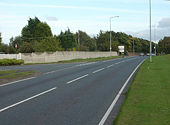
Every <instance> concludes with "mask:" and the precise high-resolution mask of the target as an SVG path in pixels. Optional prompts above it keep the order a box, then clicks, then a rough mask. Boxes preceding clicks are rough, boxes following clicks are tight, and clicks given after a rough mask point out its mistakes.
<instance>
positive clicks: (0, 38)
mask: <svg viewBox="0 0 170 125" xmlns="http://www.w3.org/2000/svg"><path fill="white" fill-rule="evenodd" d="M1 42H2V37H1V33H0V45H1Z"/></svg>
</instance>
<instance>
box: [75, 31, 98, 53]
mask: <svg viewBox="0 0 170 125" xmlns="http://www.w3.org/2000/svg"><path fill="white" fill-rule="evenodd" d="M76 37H77V43H78V46H79V51H95V50H96V44H95V39H94V38H91V37H90V36H89V35H87V33H86V32H83V31H78V33H76Z"/></svg>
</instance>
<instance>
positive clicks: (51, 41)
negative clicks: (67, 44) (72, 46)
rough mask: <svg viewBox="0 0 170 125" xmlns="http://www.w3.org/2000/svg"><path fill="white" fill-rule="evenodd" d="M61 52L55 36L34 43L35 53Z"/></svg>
mask: <svg viewBox="0 0 170 125" xmlns="http://www.w3.org/2000/svg"><path fill="white" fill-rule="evenodd" d="M60 50H62V48H61V46H60V43H59V39H58V38H57V36H54V37H48V38H46V39H43V40H41V41H40V42H35V43H34V51H35V52H56V51H60Z"/></svg>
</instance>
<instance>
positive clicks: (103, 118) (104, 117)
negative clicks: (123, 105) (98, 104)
mask: <svg viewBox="0 0 170 125" xmlns="http://www.w3.org/2000/svg"><path fill="white" fill-rule="evenodd" d="M145 60H146V59H144V60H143V61H142V62H141V63H140V64H139V65H138V66H137V67H136V68H135V69H134V70H133V72H132V73H131V75H130V76H129V77H128V79H127V80H126V82H125V84H124V85H123V87H122V88H121V89H120V91H119V92H118V94H117V95H116V97H115V99H114V100H113V102H112V104H111V105H110V107H109V108H108V110H107V111H106V113H105V114H104V116H103V117H102V119H101V121H100V122H99V124H98V125H104V123H105V121H106V120H107V118H108V116H109V115H110V113H111V111H112V110H113V108H114V106H115V104H116V103H117V101H118V99H119V97H120V95H121V94H122V92H123V90H124V88H125V87H126V85H127V84H128V82H129V80H130V79H131V78H132V76H133V75H134V74H135V72H136V71H137V70H138V68H139V67H140V66H141V65H142V64H143V62H144V61H145Z"/></svg>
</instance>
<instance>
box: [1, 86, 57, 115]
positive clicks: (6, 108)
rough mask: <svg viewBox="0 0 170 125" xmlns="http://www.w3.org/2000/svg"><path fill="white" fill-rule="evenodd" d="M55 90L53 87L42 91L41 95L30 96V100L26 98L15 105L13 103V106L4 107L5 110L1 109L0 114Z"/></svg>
mask: <svg viewBox="0 0 170 125" xmlns="http://www.w3.org/2000/svg"><path fill="white" fill-rule="evenodd" d="M55 89H57V87H54V88H52V89H49V90H47V91H44V92H42V93H40V94H37V95H35V96H32V97H30V98H27V99H25V100H22V101H20V102H17V103H15V104H13V105H10V106H7V107H5V108H3V109H0V112H3V111H5V110H8V109H10V108H12V107H15V106H17V105H20V104H22V103H24V102H27V101H29V100H32V99H34V98H37V97H39V96H41V95H44V94H46V93H49V92H51V91H53V90H55Z"/></svg>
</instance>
